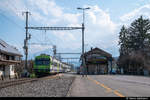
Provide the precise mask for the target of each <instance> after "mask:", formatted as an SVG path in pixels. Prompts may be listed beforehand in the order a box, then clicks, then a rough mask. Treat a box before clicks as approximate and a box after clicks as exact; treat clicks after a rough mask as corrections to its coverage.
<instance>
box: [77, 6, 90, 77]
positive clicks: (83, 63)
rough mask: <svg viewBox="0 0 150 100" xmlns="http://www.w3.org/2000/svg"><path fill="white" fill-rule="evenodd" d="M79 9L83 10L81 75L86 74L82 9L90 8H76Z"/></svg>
mask: <svg viewBox="0 0 150 100" xmlns="http://www.w3.org/2000/svg"><path fill="white" fill-rule="evenodd" d="M77 9H79V10H82V11H83V23H82V66H83V76H84V75H85V72H86V75H87V68H86V64H85V58H84V30H85V26H84V20H85V14H84V10H87V9H90V8H89V7H87V8H77Z"/></svg>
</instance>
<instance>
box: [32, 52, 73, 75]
mask: <svg viewBox="0 0 150 100" xmlns="http://www.w3.org/2000/svg"><path fill="white" fill-rule="evenodd" d="M33 69H34V72H35V74H36V75H37V76H41V75H48V74H56V73H65V72H70V69H71V66H69V65H68V64H66V63H63V62H61V61H60V60H58V59H56V58H53V57H52V56H50V55H46V54H41V55H39V56H36V57H35V60H34V67H33Z"/></svg>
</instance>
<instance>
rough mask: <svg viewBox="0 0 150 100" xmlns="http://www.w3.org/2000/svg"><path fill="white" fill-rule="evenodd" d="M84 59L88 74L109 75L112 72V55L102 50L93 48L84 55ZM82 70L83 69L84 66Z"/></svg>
mask: <svg viewBox="0 0 150 100" xmlns="http://www.w3.org/2000/svg"><path fill="white" fill-rule="evenodd" d="M84 58H85V64H86V71H85V72H87V74H108V73H110V72H111V71H112V60H113V58H112V55H111V54H109V53H108V52H106V51H104V50H102V49H100V48H97V47H96V48H94V49H93V48H91V50H90V51H88V52H85V53H84ZM80 69H81V70H82V69H83V66H82V64H81V67H80ZM82 71H83V70H82Z"/></svg>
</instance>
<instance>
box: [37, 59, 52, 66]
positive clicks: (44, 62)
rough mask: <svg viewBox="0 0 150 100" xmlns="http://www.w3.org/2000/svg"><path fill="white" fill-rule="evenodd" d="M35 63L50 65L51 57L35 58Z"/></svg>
mask: <svg viewBox="0 0 150 100" xmlns="http://www.w3.org/2000/svg"><path fill="white" fill-rule="evenodd" d="M35 64H36V65H49V64H50V59H49V58H40V59H35Z"/></svg>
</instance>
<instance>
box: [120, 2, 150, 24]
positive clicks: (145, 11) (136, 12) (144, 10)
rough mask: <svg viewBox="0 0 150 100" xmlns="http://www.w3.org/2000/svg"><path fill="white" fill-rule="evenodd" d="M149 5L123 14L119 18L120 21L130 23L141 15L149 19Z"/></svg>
mask: <svg viewBox="0 0 150 100" xmlns="http://www.w3.org/2000/svg"><path fill="white" fill-rule="evenodd" d="M149 10H150V4H146V5H144V6H141V7H139V8H136V9H134V10H133V11H131V12H129V13H127V14H124V15H123V16H121V17H120V20H121V21H123V22H127V21H131V20H133V19H135V18H137V17H139V16H141V15H144V16H146V17H148V18H150V12H149Z"/></svg>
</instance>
